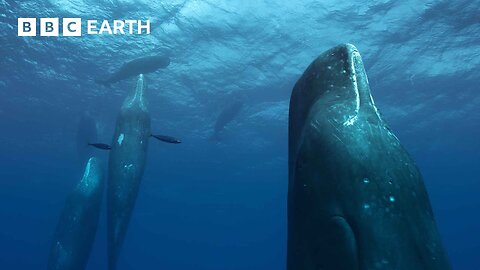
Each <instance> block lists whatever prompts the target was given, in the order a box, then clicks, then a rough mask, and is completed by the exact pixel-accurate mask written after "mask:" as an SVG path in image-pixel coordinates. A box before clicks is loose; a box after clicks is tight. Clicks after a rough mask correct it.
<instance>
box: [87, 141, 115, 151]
mask: <svg viewBox="0 0 480 270" xmlns="http://www.w3.org/2000/svg"><path fill="white" fill-rule="evenodd" d="M88 145H91V146H93V147H95V148H98V149H102V150H110V149H112V147H111V146H110V145H108V144H105V143H89V144H88Z"/></svg>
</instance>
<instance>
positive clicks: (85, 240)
mask: <svg viewBox="0 0 480 270" xmlns="http://www.w3.org/2000/svg"><path fill="white" fill-rule="evenodd" d="M103 189H104V180H103V173H102V170H101V166H100V165H99V162H98V160H97V159H96V158H93V157H92V158H90V159H89V160H88V161H87V165H86V167H85V173H84V175H83V178H82V180H81V181H80V183H78V185H77V186H76V187H75V189H74V191H73V192H72V194H71V195H70V196H69V197H68V199H67V201H66V203H65V206H64V208H63V211H62V213H61V215H60V219H59V221H58V224H57V228H56V230H55V234H54V236H53V242H52V247H51V249H50V257H49V259H48V269H49V270H60V269H61V270H83V269H85V268H86V266H87V262H88V258H89V256H90V251H91V249H92V245H93V242H94V240H95V234H96V232H97V226H98V219H99V216H100V207H101V203H102V195H103Z"/></svg>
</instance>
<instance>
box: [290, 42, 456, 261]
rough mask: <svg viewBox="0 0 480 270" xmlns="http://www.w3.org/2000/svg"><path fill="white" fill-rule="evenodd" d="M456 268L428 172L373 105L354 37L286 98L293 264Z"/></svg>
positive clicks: (314, 65) (314, 68) (320, 60)
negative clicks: (431, 199)
mask: <svg viewBox="0 0 480 270" xmlns="http://www.w3.org/2000/svg"><path fill="white" fill-rule="evenodd" d="M314 269H323V270H337V269H345V270H346V269H396V270H410V269H424V270H433V269H435V270H444V269H445V270H446V269H450V264H449V262H448V259H447V256H446V253H445V251H444V249H443V247H442V243H441V239H440V235H439V232H438V229H437V226H436V224H435V220H434V217H433V213H432V209H431V206H430V202H429V199H428V195H427V192H426V189H425V186H424V184H423V180H422V176H421V174H420V172H419V170H418V168H417V167H416V165H415V163H414V161H413V160H412V158H411V157H410V156H409V155H408V153H407V152H406V151H405V149H404V148H403V147H402V146H401V144H400V142H399V141H398V139H397V137H395V135H394V134H393V133H392V132H391V130H390V129H389V127H388V126H387V124H386V123H385V121H384V120H383V118H382V117H381V115H380V114H379V112H378V111H377V108H376V106H375V104H374V102H373V99H372V97H371V95H370V87H369V84H368V79H367V75H366V73H365V69H364V66H363V62H362V59H361V57H360V54H359V52H358V50H357V49H356V48H355V47H354V46H353V45H349V44H345V45H340V46H337V47H335V48H332V49H330V50H328V51H326V52H325V53H323V54H321V55H320V56H319V57H318V58H317V59H316V60H315V61H314V62H313V63H312V64H310V66H309V67H308V68H307V70H306V71H305V72H304V74H303V75H302V77H301V78H300V79H299V80H298V82H297V83H296V85H295V88H294V90H293V92H292V96H291V99H290V112H289V188H288V251H287V270H314Z"/></svg>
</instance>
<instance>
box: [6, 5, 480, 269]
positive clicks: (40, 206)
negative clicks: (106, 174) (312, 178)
mask: <svg viewBox="0 0 480 270" xmlns="http://www.w3.org/2000/svg"><path fill="white" fill-rule="evenodd" d="M479 11H480V1H477V0H455V1H413V0H406V1H395V0H390V1H388V0H386V1H342V2H341V3H339V1H332V0H327V1H300V0H294V1H286V0H282V1H272V0H247V1H219V0H208V1H200V0H172V1H146V0H143V1H129V0H101V1H86V0H72V1H67V0H49V1H29V0H26V1H13V0H3V1H1V2H0V269H45V268H46V265H47V260H48V254H49V249H50V245H51V241H52V236H53V232H54V230H55V226H56V224H57V221H58V217H59V214H60V211H61V210H62V208H63V206H64V202H65V199H66V197H67V196H68V194H69V193H70V192H71V191H72V189H73V187H74V186H75V185H76V184H77V183H78V181H79V180H80V178H81V175H82V173H83V168H82V165H81V162H80V161H79V158H78V153H77V140H76V137H77V128H78V121H79V119H80V118H81V117H82V115H84V114H85V113H86V112H88V113H90V114H91V115H93V116H94V118H95V120H96V121H97V127H98V133H99V139H98V140H99V142H106V143H110V142H111V140H112V135H113V131H114V126H115V119H116V115H117V113H118V111H119V108H120V106H121V104H122V101H123V99H124V98H125V96H126V95H127V93H128V92H129V91H131V90H132V89H133V88H134V85H135V81H134V79H127V80H124V81H121V82H119V83H116V84H113V85H112V86H111V88H108V87H104V86H101V85H98V84H96V83H95V82H94V79H95V78H98V77H102V76H105V74H108V73H110V72H113V71H114V70H116V69H118V68H119V67H120V66H121V65H122V64H123V63H124V62H126V61H130V60H133V59H135V58H138V57H142V56H145V55H154V54H162V55H169V57H170V58H171V64H170V65H169V66H168V67H167V68H166V69H161V70H159V71H157V72H155V73H151V74H148V75H146V80H147V82H148V91H147V96H148V100H149V109H150V114H151V117H152V130H153V131H154V132H156V133H161V134H167V135H172V136H176V137H178V138H181V140H182V144H178V145H171V144H165V143H161V142H157V141H153V140H152V141H150V146H149V152H148V162H147V166H146V170H145V174H144V177H143V180H142V183H141V189H140V193H139V196H138V199H137V202H136V207H135V211H134V213H133V216H132V219H131V221H130V225H129V231H128V233H127V236H126V239H125V242H124V244H123V248H122V253H121V256H120V259H119V262H118V266H119V267H118V269H178V270H181V269H196V270H202V269H205V270H207V269H208V270H217V269H218V270H225V269H229V270H244V269H249V270H253V269H272V270H274V269H285V260H286V228H287V223H286V220H287V209H286V198H287V184H288V177H287V169H288V168H287V160H288V157H287V124H288V101H289V96H290V92H291V89H292V87H293V85H294V83H295V81H296V80H297V79H298V78H299V76H300V75H301V74H302V72H303V71H304V70H305V68H306V67H307V66H308V65H309V64H310V63H311V61H312V60H313V59H314V58H315V57H316V56H318V55H319V54H320V53H322V52H323V51H325V50H327V49H329V48H330V47H332V46H335V45H337V44H339V43H345V42H348V43H352V44H355V45H356V46H357V48H358V49H359V50H360V53H361V54H362V57H363V61H364V63H365V66H366V69H367V73H368V75H369V80H370V86H371V88H372V95H373V98H374V99H375V101H376V104H377V106H378V108H379V109H380V111H381V112H382V114H383V116H384V118H385V119H386V120H387V121H388V123H389V124H390V126H391V128H392V129H393V131H394V133H395V134H396V135H397V137H398V138H399V139H400V141H401V142H402V144H403V145H404V146H405V148H406V149H407V150H408V151H409V153H410V154H411V155H412V156H413V158H414V159H415V160H416V162H417V165H418V166H419V168H420V170H421V171H422V174H423V176H424V181H425V184H426V186H427V189H428V192H429V196H430V200H431V204H432V207H433V210H434V213H435V217H436V220H437V225H438V227H439V230H440V233H441V236H442V239H443V243H444V246H445V248H446V250H447V252H448V255H449V257H450V261H451V263H452V266H453V268H454V269H461V270H474V269H480V259H479V257H478V254H480V233H479V232H480V215H479V210H478V209H479V208H480V196H479V193H480V177H479V175H480V166H479V165H480V154H479V153H480V139H479V138H480V94H479V93H480V92H479V91H480V89H479V84H478V81H479V80H480V73H479V72H478V67H479V65H480V51H479V48H480V46H479V45H480V13H479ZM18 17H36V18H40V17H60V18H63V17H79V18H82V19H84V20H87V19H98V20H103V19H108V20H113V19H132V18H133V19H143V20H146V19H150V20H151V26H152V31H151V34H150V35H125V36H120V35H115V36H108V35H102V36H99V35H95V36H88V35H84V36H82V37H18V36H17V18H18ZM238 98H241V99H242V100H244V106H243V108H242V110H241V111H240V113H239V114H238V115H237V116H236V117H235V118H234V119H233V121H232V122H230V123H228V124H227V125H226V127H225V129H224V130H223V131H222V138H221V140H220V141H212V140H211V139H210V137H211V135H212V132H213V127H214V125H215V121H216V118H217V116H218V115H219V114H220V112H221V111H222V110H223V109H225V107H228V104H229V103H231V101H232V100H235V99H238ZM95 153H96V154H97V156H99V158H100V159H101V160H102V161H103V163H104V164H106V163H107V159H108V153H106V152H102V151H95ZM105 166H106V165H105ZM105 213H106V209H105V205H103V208H102V214H101V217H100V223H99V228H98V233H97V237H96V240H95V243H94V246H93V250H92V253H91V257H90V260H89V263H88V267H87V269H106V267H107V259H106V222H105V218H106V214H105Z"/></svg>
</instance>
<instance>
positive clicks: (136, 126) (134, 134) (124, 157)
mask: <svg viewBox="0 0 480 270" xmlns="http://www.w3.org/2000/svg"><path fill="white" fill-rule="evenodd" d="M145 90H146V85H145V81H144V76H143V75H142V74H140V75H139V76H138V80H137V85H136V88H135V90H134V91H133V93H132V94H131V95H130V96H129V97H127V98H126V99H125V101H124V103H123V105H122V107H121V109H120V113H119V115H118V117H117V123H116V128H115V133H114V136H113V141H112V144H111V148H112V149H111V150H110V157H109V164H108V172H109V178H108V180H109V181H108V185H107V229H108V230H107V236H108V241H107V242H108V243H107V244H108V261H109V263H108V264H109V269H116V263H117V259H118V255H119V253H120V249H121V246H122V243H123V240H124V238H125V234H126V232H127V227H128V223H129V221H130V217H131V215H132V212H133V208H134V206H135V201H136V199H137V195H138V191H139V188H140V182H141V180H142V176H143V171H144V168H145V162H146V158H147V149H148V141H149V138H150V135H151V132H150V114H149V112H148V109H147V102H146V99H145Z"/></svg>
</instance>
